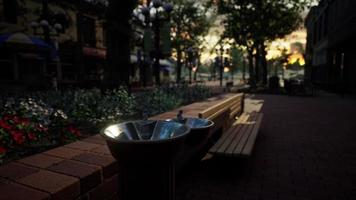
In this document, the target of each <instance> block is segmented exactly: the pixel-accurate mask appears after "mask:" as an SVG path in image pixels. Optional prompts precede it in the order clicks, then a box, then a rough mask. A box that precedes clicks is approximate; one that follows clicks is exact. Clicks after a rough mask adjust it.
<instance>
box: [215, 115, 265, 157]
mask: <svg viewBox="0 0 356 200" xmlns="http://www.w3.org/2000/svg"><path fill="white" fill-rule="evenodd" d="M262 117H263V114H262V113H256V112H254V113H243V114H242V115H241V116H240V117H239V118H238V120H236V121H235V123H233V125H232V126H231V127H230V128H229V129H228V130H227V131H225V132H224V133H223V135H222V137H221V138H220V139H219V140H218V141H217V142H216V143H215V145H214V146H213V147H212V148H211V149H210V150H209V153H211V154H215V155H224V156H250V155H251V153H252V149H253V146H254V144H255V141H256V138H257V134H258V131H259V129H260V126H261V122H262Z"/></svg>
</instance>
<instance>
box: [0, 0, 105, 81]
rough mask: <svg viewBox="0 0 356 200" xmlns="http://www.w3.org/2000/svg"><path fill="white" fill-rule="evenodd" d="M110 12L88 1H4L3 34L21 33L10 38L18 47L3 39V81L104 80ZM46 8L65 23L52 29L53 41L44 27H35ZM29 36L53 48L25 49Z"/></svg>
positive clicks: (1, 2) (52, 18)
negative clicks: (24, 41)
mask: <svg viewBox="0 0 356 200" xmlns="http://www.w3.org/2000/svg"><path fill="white" fill-rule="evenodd" d="M45 2H46V3H48V6H47V8H46V9H45V7H44V4H45ZM104 11H105V6H98V5H94V4H92V3H90V1H86V0H81V1H79V0H78V1H71V0H63V1H51V0H26V1H23V0H0V37H5V36H8V35H11V36H13V35H14V34H16V35H15V36H14V37H12V38H11V37H10V38H11V39H13V40H16V45H13V44H14V43H11V47H10V46H9V45H8V43H7V42H8V41H6V40H3V41H0V52H1V53H0V65H1V66H2V72H1V75H0V82H2V83H9V84H10V83H18V84H24V85H31V84H34V85H43V84H46V83H48V79H49V78H50V77H52V78H53V77H55V78H56V81H58V83H62V84H75V83H78V82H85V81H98V80H99V79H100V73H101V71H102V68H103V65H104V63H105V57H106V48H105V42H106V41H105V28H104V27H105V26H104V20H103V16H102V15H103V13H104ZM44 12H47V18H48V21H49V22H51V21H55V22H58V23H59V24H61V26H62V27H61V28H62V29H61V30H60V31H56V30H52V29H51V30H50V35H49V40H48V39H47V41H46V37H45V34H44V31H43V30H44V29H43V28H41V27H40V26H39V27H37V28H35V27H34V22H37V23H38V24H40V22H41V20H43V16H44V14H43V13H44ZM25 36H26V37H28V38H30V39H31V40H32V41H43V42H44V43H46V44H47V45H48V46H47V48H41V50H39V48H38V44H33V45H32V46H31V47H30V46H29V45H28V44H26V45H27V46H26V48H24V46H25V44H21V42H22V41H21V40H22V39H23V38H24V37H25ZM37 39H39V40H37ZM9 40H10V39H9ZM17 40H18V41H17ZM12 42H13V41H12ZM36 45H37V46H36Z"/></svg>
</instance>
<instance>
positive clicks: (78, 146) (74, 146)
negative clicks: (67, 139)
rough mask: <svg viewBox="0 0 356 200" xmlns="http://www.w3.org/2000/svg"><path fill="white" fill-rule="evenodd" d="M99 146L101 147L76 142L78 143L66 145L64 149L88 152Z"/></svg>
mask: <svg viewBox="0 0 356 200" xmlns="http://www.w3.org/2000/svg"><path fill="white" fill-rule="evenodd" d="M100 146H102V145H100V144H93V143H89V142H83V141H78V142H73V143H70V144H67V145H65V146H64V147H67V148H72V149H78V150H82V151H89V150H92V149H95V148H98V147H100Z"/></svg>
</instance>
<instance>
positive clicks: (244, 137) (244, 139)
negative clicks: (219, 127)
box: [229, 115, 257, 155]
mask: <svg viewBox="0 0 356 200" xmlns="http://www.w3.org/2000/svg"><path fill="white" fill-rule="evenodd" d="M256 118H257V116H256V115H250V119H249V120H248V122H247V123H251V122H253V121H255V120H256ZM246 127H247V128H246V129H245V132H242V133H240V134H241V135H242V138H241V140H240V141H239V143H238V144H237V145H236V146H235V147H234V150H233V151H232V152H229V153H231V154H234V155H239V154H241V151H242V149H243V148H244V146H245V144H246V142H247V141H248V138H249V137H250V133H251V131H252V130H253V127H254V124H246Z"/></svg>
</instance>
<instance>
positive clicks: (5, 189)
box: [0, 183, 50, 200]
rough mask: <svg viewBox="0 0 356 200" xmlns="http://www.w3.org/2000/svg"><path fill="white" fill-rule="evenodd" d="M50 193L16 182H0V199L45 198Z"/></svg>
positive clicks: (24, 199)
mask: <svg viewBox="0 0 356 200" xmlns="http://www.w3.org/2000/svg"><path fill="white" fill-rule="evenodd" d="M46 199H50V194H48V193H45V192H41V191H38V190H35V189H32V188H29V187H25V186H22V185H19V184H16V183H11V184H0V200H46Z"/></svg>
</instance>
